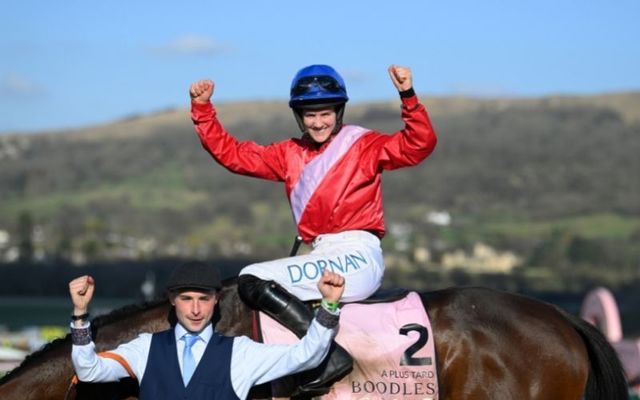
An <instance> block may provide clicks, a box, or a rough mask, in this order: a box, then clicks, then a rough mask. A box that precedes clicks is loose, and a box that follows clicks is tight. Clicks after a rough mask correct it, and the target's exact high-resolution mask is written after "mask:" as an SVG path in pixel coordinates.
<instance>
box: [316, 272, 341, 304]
mask: <svg viewBox="0 0 640 400" xmlns="http://www.w3.org/2000/svg"><path fill="white" fill-rule="evenodd" d="M318 290H320V293H321V294H322V298H323V299H324V300H327V301H328V302H330V303H337V302H338V301H339V300H340V298H341V297H342V293H344V276H342V275H339V274H336V273H335V272H331V271H329V270H328V269H325V270H324V273H323V274H322V276H321V277H320V280H319V281H318Z"/></svg>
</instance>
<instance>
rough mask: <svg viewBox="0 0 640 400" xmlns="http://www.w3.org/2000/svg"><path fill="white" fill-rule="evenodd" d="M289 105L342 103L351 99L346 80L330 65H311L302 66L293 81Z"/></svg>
mask: <svg viewBox="0 0 640 400" xmlns="http://www.w3.org/2000/svg"><path fill="white" fill-rule="evenodd" d="M290 95H291V97H290V98H289V107H291V108H298V107H304V106H305V105H312V104H318V103H323V104H341V103H346V102H347V101H349V97H348V96H347V88H346V86H345V84H344V80H343V79H342V77H341V76H340V74H338V73H337V72H336V70H335V69H333V68H331V67H330V66H328V65H321V64H315V65H309V66H308V67H304V68H302V69H301V70H300V71H298V73H297V74H296V76H295V77H294V78H293V81H292V82H291V90H290Z"/></svg>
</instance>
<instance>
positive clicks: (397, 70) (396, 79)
mask: <svg viewBox="0 0 640 400" xmlns="http://www.w3.org/2000/svg"><path fill="white" fill-rule="evenodd" d="M389 76H390V77H391V82H393V85H394V86H395V87H396V89H398V92H404V91H405V90H409V89H411V88H412V87H413V78H412V74H411V69H409V68H407V67H401V66H399V65H391V66H390V67H389Z"/></svg>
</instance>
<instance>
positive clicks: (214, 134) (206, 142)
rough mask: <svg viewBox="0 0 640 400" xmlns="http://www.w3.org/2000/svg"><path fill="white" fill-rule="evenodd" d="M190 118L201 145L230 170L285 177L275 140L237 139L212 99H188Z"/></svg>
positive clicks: (269, 176) (260, 175)
mask: <svg viewBox="0 0 640 400" xmlns="http://www.w3.org/2000/svg"><path fill="white" fill-rule="evenodd" d="M191 119H192V120H193V124H194V126H195V130H196V132H197V133H198V136H199V138H200V142H201V143H202V147H204V149H205V150H207V152H209V154H211V156H212V157H213V158H214V159H215V160H216V161H217V162H218V163H219V164H220V165H222V166H223V167H225V168H226V169H228V170H229V171H231V172H234V173H236V174H241V175H248V176H253V177H257V178H262V179H269V180H273V181H282V180H284V175H285V174H284V169H283V167H282V163H281V162H280V160H281V158H280V156H279V155H280V151H279V149H278V148H279V146H278V144H277V143H275V144H271V145H268V146H262V145H259V144H257V143H256V142H253V141H250V140H247V141H243V142H240V141H238V140H237V139H236V138H235V137H233V136H232V135H231V134H229V132H227V131H226V130H225V129H224V127H223V126H222V124H221V123H220V121H218V118H217V116H216V110H215V108H214V107H213V105H212V104H211V103H207V104H200V103H193V102H192V103H191Z"/></svg>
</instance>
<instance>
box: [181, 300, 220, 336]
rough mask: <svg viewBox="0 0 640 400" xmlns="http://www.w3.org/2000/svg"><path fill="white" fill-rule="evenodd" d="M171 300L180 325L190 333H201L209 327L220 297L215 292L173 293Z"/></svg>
mask: <svg viewBox="0 0 640 400" xmlns="http://www.w3.org/2000/svg"><path fill="white" fill-rule="evenodd" d="M170 300H171V304H173V305H174V307H175V308H176V316H177V317H178V321H179V322H180V324H181V325H182V326H183V327H184V328H185V329H186V330H188V331H189V332H192V333H199V332H200V331H202V330H203V329H204V328H205V327H206V326H207V325H209V322H210V321H211V318H212V317H213V310H214V308H215V306H216V303H217V302H218V296H217V295H216V293H215V292H208V291H198V290H189V291H183V292H179V293H172V294H171V296H170Z"/></svg>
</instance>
